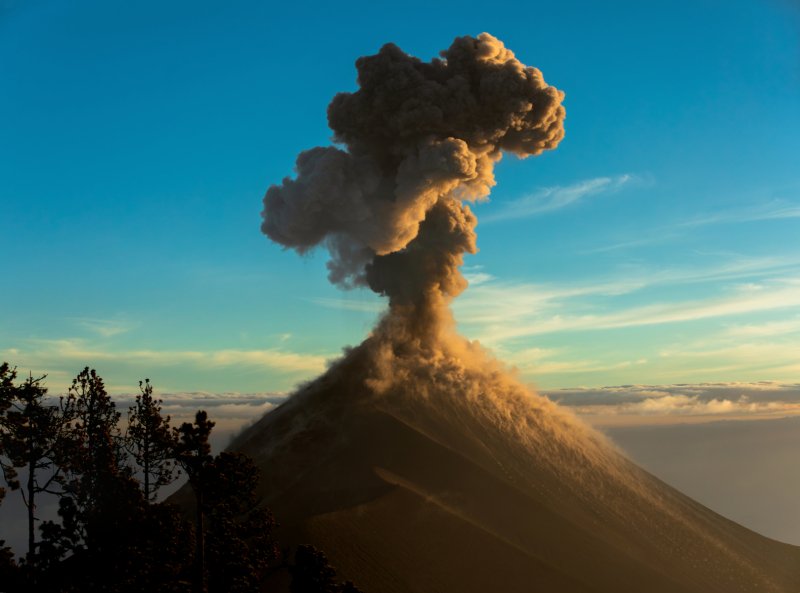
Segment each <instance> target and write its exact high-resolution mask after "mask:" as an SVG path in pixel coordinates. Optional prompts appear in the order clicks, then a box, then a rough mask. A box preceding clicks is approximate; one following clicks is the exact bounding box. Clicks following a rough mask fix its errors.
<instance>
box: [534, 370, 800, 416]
mask: <svg viewBox="0 0 800 593" xmlns="http://www.w3.org/2000/svg"><path fill="white" fill-rule="evenodd" d="M544 395H546V396H547V397H549V398H550V399H552V400H553V401H556V402H558V403H560V404H562V405H566V406H569V407H570V408H571V409H572V410H573V411H574V412H576V413H577V414H579V415H581V416H583V417H584V418H585V419H586V420H588V421H590V422H591V423H592V424H594V425H598V426H615V425H635V424H680V423H699V422H713V421H717V420H754V419H770V418H773V419H774V418H784V417H788V416H798V415H800V383H789V384H787V383H775V382H767V381H762V382H756V383H697V384H681V385H655V386H654V385H622V386H616V387H601V388H576V389H559V390H552V391H547V392H545V393H544Z"/></svg>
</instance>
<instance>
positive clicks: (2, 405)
mask: <svg viewBox="0 0 800 593" xmlns="http://www.w3.org/2000/svg"><path fill="white" fill-rule="evenodd" d="M16 378H17V369H16V368H12V367H11V366H10V365H9V364H8V363H7V362H3V363H2V364H0V434H2V432H3V431H4V430H5V426H6V412H7V411H8V409H9V408H10V407H11V400H12V399H13V397H14V393H16V390H15V386H14V379H16ZM4 455H5V449H4V448H3V441H2V439H1V438H0V458H2V457H3V456H4ZM5 495H6V489H5V488H3V486H2V485H0V503H2V502H3V498H5Z"/></svg>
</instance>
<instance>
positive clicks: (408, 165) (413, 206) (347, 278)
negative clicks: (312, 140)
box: [261, 33, 564, 304]
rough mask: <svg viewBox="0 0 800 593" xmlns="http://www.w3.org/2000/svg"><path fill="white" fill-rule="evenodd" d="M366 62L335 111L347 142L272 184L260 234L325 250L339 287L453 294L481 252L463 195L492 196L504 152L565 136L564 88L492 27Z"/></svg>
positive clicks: (393, 297)
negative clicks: (466, 265)
mask: <svg viewBox="0 0 800 593" xmlns="http://www.w3.org/2000/svg"><path fill="white" fill-rule="evenodd" d="M356 68H357V70H358V84H359V87H360V88H359V90H357V91H356V92H354V93H339V94H337V95H336V96H335V97H334V98H333V100H332V101H331V103H330V105H329V106H328V122H329V125H330V127H331V129H332V130H333V132H334V135H333V139H334V141H335V142H336V143H338V144H340V145H342V146H343V147H344V148H338V147H335V146H328V147H316V148H312V149H310V150H307V151H304V152H302V153H301V154H300V155H299V156H298V158H297V163H296V172H297V176H296V177H295V178H294V179H292V178H288V177H287V178H286V179H284V180H283V182H282V184H280V185H274V186H272V187H270V188H269V190H268V191H267V194H266V196H265V197H264V211H263V213H262V215H263V217H264V222H263V224H262V225H261V230H262V231H263V232H264V233H265V234H266V235H267V236H268V237H269V238H270V239H272V240H273V241H276V242H277V243H280V244H281V245H284V246H286V247H289V248H293V249H296V250H297V251H298V252H300V253H303V252H306V251H308V250H310V249H312V248H314V247H316V246H318V245H323V246H325V247H326V248H327V249H328V250H329V252H330V254H331V260H330V261H329V263H328V268H329V271H330V274H329V277H330V280H331V281H332V282H334V283H335V284H338V285H340V286H343V287H351V286H358V285H368V286H369V287H370V288H372V289H373V290H374V291H376V292H378V293H381V294H386V295H388V296H389V297H390V301H391V303H392V304H395V303H401V302H402V303H408V302H410V301H416V302H419V301H420V299H424V298H426V293H427V292H428V291H429V290H438V291H440V292H441V293H442V294H443V295H446V296H448V297H452V296H455V295H457V294H458V293H459V292H460V291H461V290H463V288H464V286H465V282H464V280H463V279H462V278H461V277H460V275H459V274H458V272H457V270H456V269H455V268H456V267H457V265H458V264H460V263H461V255H462V254H463V253H465V252H467V253H473V252H475V250H476V247H475V235H474V230H473V229H474V227H475V218H474V216H473V215H472V213H471V212H470V209H469V208H468V207H467V206H466V204H465V203H464V202H465V201H474V200H480V199H484V198H486V197H487V196H488V195H489V191H490V189H491V187H492V186H493V185H494V184H495V181H494V175H493V169H494V165H495V163H496V162H497V161H499V160H500V158H501V156H502V153H503V152H511V153H514V154H515V155H517V156H519V157H527V156H530V155H537V154H540V153H541V152H542V151H543V150H546V149H551V148H555V147H556V146H557V145H558V143H559V141H560V140H561V139H562V138H563V136H564V128H563V120H564V108H563V106H562V105H561V101H562V100H563V98H564V93H563V92H561V91H559V90H557V89H556V88H554V87H552V86H548V85H547V84H546V83H545V81H544V78H543V77H542V74H541V72H539V70H537V69H536V68H531V67H529V66H525V65H524V64H522V63H521V62H520V61H519V60H517V59H516V58H515V57H514V54H513V53H512V52H511V51H510V50H508V49H506V48H505V47H504V45H503V44H502V42H500V41H499V40H498V39H496V38H495V37H492V36H491V35H489V34H487V33H482V34H481V35H479V36H478V37H477V38H473V37H460V38H457V39H456V40H455V41H454V42H453V44H452V45H451V46H450V48H449V49H447V50H445V51H443V52H441V58H437V59H434V60H432V61H431V62H424V61H421V60H419V59H418V58H415V57H412V56H409V55H408V54H406V53H404V52H403V51H402V50H400V48H398V47H397V46H395V45H393V44H387V45H384V46H383V47H382V48H381V49H380V51H379V52H378V53H377V54H376V55H373V56H367V57H362V58H359V59H358V60H357V61H356ZM423 223H425V224H423Z"/></svg>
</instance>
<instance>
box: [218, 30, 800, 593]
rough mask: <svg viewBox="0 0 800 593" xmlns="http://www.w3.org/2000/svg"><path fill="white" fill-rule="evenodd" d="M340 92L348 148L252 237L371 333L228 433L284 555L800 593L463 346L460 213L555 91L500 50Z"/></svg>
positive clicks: (645, 585)
mask: <svg viewBox="0 0 800 593" xmlns="http://www.w3.org/2000/svg"><path fill="white" fill-rule="evenodd" d="M356 66H357V69H358V84H359V89H358V90H357V91H356V92H354V93H341V94H338V95H337V96H336V97H334V99H333V101H332V102H331V104H330V106H329V108H328V121H329V124H330V127H331V128H332V129H333V131H334V140H335V141H336V142H337V143H339V145H340V146H342V148H337V147H317V148H313V149H311V150H308V151H305V152H303V153H301V154H300V155H299V157H298V158H297V167H296V169H297V176H296V177H295V178H286V179H284V180H283V182H282V184H281V185H275V186H272V187H270V188H269V190H268V191H267V193H266V196H265V197H264V211H263V217H264V220H263V224H262V230H263V232H264V233H265V234H266V235H267V236H268V237H270V238H271V239H272V240H274V241H276V242H278V243H280V244H281V245H284V246H286V247H290V248H293V249H296V250H297V251H298V252H300V253H303V252H306V251H308V250H310V249H313V248H315V247H317V246H324V247H325V248H327V249H328V251H329V252H330V255H331V259H330V261H329V263H328V269H329V277H330V279H331V281H332V282H334V283H336V284H338V285H340V286H342V287H355V286H367V287H369V288H371V289H372V290H374V291H375V292H377V293H379V294H382V295H386V296H388V299H389V307H388V310H387V312H386V314H385V315H384V316H383V317H382V319H381V320H380V322H379V323H378V325H377V327H376V328H375V329H374V330H373V332H372V333H371V335H370V336H369V337H368V338H367V339H366V340H365V341H364V342H363V343H362V344H361V345H359V346H357V347H355V348H352V349H351V350H349V351H348V352H347V353H346V354H345V356H344V357H343V358H342V359H340V360H338V361H337V362H335V363H334V364H333V365H332V366H331V367H330V369H329V370H328V372H326V373H325V374H324V375H323V376H322V377H320V378H318V379H317V380H315V381H313V382H311V383H309V384H308V385H306V386H304V387H303V388H301V389H300V390H299V391H298V392H297V393H296V394H294V395H293V396H292V397H291V398H290V399H289V400H288V401H287V402H286V403H284V404H283V405H282V406H280V407H279V408H277V409H276V410H274V411H272V412H270V413H268V414H267V415H266V416H265V417H264V418H262V419H261V420H260V421H259V422H258V423H256V424H255V425H253V426H252V427H250V428H249V429H248V430H247V431H245V432H244V433H243V434H242V435H240V436H239V437H238V438H237V440H236V441H235V442H234V444H233V448H234V449H237V450H240V451H243V452H245V453H247V454H248V455H250V456H251V457H253V458H254V459H255V460H256V462H257V463H258V465H259V466H260V467H261V470H262V472H263V480H262V491H263V494H264V496H265V501H266V504H268V505H269V506H270V507H271V508H272V509H273V511H274V512H275V515H276V516H277V517H278V518H279V520H280V521H281V523H282V525H283V528H282V532H283V538H284V539H286V540H288V543H312V544H314V545H317V546H319V547H321V548H322V549H324V550H325V551H326V552H327V553H328V555H329V556H330V557H331V559H332V561H333V563H334V564H335V565H336V566H337V568H338V569H339V571H340V573H341V575H342V576H343V577H345V578H348V579H351V580H353V581H355V582H356V583H357V584H358V585H359V587H362V588H363V589H364V590H366V591H371V592H373V593H376V592H380V593H392V592H398V593H399V592H403V593H410V592H415V593H416V592H418V593H423V592H424V593H434V592H442V593H445V592H446V593H450V592H456V591H458V592H459V593H472V592H476V593H477V592H479V591H480V592H482V593H485V592H487V591H505V592H515V593H516V592H519V593H523V592H526V593H528V592H531V591H543V592H544V591H548V592H549V591H552V592H555V593H572V592H575V593H577V592H611V591H615V592H618V591H626V592H628V591H629V592H636V593H661V592H663V593H683V592H686V593H689V592H692V593H701V592H719V593H738V592H744V591H761V592H774V593H778V592H786V593H788V592H790V591H791V592H795V591H797V590H800V551H799V550H798V549H797V548H795V547H793V546H789V545H785V544H781V543H778V542H774V541H771V540H768V539H767V538H764V537H761V536H760V535H758V534H756V533H753V532H751V531H749V530H747V529H745V528H743V527H741V526H739V525H736V524H735V523H733V522H731V521H728V520H726V519H724V518H722V517H720V516H718V515H716V514H715V513H713V512H712V511H710V510H708V509H706V508H705V507H703V506H701V505H699V504H697V503H695V502H694V501H692V500H690V499H688V498H687V497H685V496H683V495H682V494H680V493H679V492H677V491H675V490H673V489H672V488H670V487H669V486H667V485H665V484H663V483H662V482H660V481H658V480H657V479H655V478H654V477H652V476H650V475H649V474H647V473H646V472H645V471H643V470H641V469H639V468H638V467H636V466H635V465H634V464H633V463H631V462H630V461H629V460H627V459H626V458H625V457H624V456H623V455H622V454H621V453H619V452H618V451H617V450H616V448H615V447H614V446H613V445H612V444H610V443H609V442H607V441H606V440H605V439H604V437H603V436H602V435H600V434H598V433H596V432H594V431H593V430H592V429H590V428H589V427H587V426H585V425H584V424H583V423H581V422H580V421H579V420H577V419H576V418H574V417H573V416H572V415H571V414H570V413H568V412H566V411H563V410H562V409H560V408H559V407H558V406H556V405H555V404H553V403H551V402H550V401H548V400H547V399H545V398H542V397H540V396H537V395H536V394H533V393H531V392H530V391H529V390H528V389H527V388H526V387H524V386H523V385H522V384H521V383H519V382H518V381H517V380H516V379H515V377H514V376H513V375H512V374H509V373H508V371H506V370H505V369H504V367H503V366H502V364H501V363H499V362H498V361H496V360H494V359H493V358H492V357H491V356H490V355H489V354H488V353H487V352H486V351H484V349H483V348H482V347H481V346H480V345H479V344H478V343H476V342H470V341H468V340H466V339H464V338H462V337H460V336H458V335H457V334H456V333H455V324H454V321H453V317H452V314H451V312H450V309H449V303H450V301H451V300H452V299H453V298H454V297H456V296H457V295H458V294H459V293H460V292H461V291H463V290H464V289H465V288H466V284H467V283H466V281H465V279H464V278H463V276H462V275H461V273H460V271H459V266H460V265H461V264H462V263H463V255H464V254H465V253H474V252H475V251H476V236H475V226H476V223H477V220H476V218H475V216H474V215H473V213H472V212H471V210H470V208H469V206H468V202H470V201H475V200H481V199H485V198H486V197H487V196H488V194H489V191H490V189H491V187H492V186H493V185H494V177H493V168H494V165H495V163H497V162H498V161H499V160H500V158H501V157H502V155H503V153H504V152H510V153H513V154H515V155H517V156H519V157H527V156H535V155H538V154H540V153H541V152H542V151H544V150H548V149H553V148H555V147H556V146H557V145H558V143H559V141H560V140H561V139H562V138H563V136H564V128H563V122H564V116H565V110H564V107H563V106H562V100H563V98H564V94H563V93H562V92H561V91H559V90H557V89H555V88H554V87H552V86H549V85H547V84H546V83H545V81H544V78H543V76H542V74H541V72H539V71H538V70H537V69H535V68H531V67H528V66H525V65H524V64H522V63H521V62H520V61H519V60H517V59H516V57H515V56H514V54H513V53H512V52H511V51H510V50H508V49H507V48H505V47H504V45H503V44H502V43H501V42H500V41H499V40H498V39H496V38H494V37H492V36H491V35H488V34H486V33H483V34H481V35H479V36H478V37H477V38H472V37H461V38H458V39H456V40H455V41H454V42H453V44H452V45H451V46H450V48H449V49H447V50H445V51H443V52H442V54H441V58H439V59H434V60H432V61H431V62H423V61H421V60H419V59H417V58H414V57H411V56H408V55H407V54H405V53H403V52H402V51H401V50H400V49H399V48H397V47H396V46H394V45H391V44H389V45H385V46H384V47H383V48H381V50H380V51H379V52H378V54H377V55H374V56H369V57H364V58H360V59H359V60H358V61H357V63H356Z"/></svg>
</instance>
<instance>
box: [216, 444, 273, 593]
mask: <svg viewBox="0 0 800 593" xmlns="http://www.w3.org/2000/svg"><path fill="white" fill-rule="evenodd" d="M206 471H207V476H206V479H205V484H206V488H207V490H206V498H205V513H206V516H207V517H208V521H207V529H208V531H207V536H206V561H207V563H208V573H209V574H208V577H209V580H208V589H209V591H210V592H212V593H226V592H230V593H239V592H241V593H245V592H248V591H255V590H257V586H258V583H259V582H260V581H261V580H262V578H263V576H264V574H265V573H266V571H267V569H268V568H270V566H271V565H273V564H274V563H276V561H277V559H278V557H279V549H278V546H277V544H276V542H275V540H274V539H273V531H274V529H275V526H276V524H275V521H274V519H273V518H272V515H271V514H270V513H269V511H267V510H265V509H263V508H259V507H258V506H257V503H258V501H257V499H256V487H257V486H258V469H257V468H256V467H255V465H253V462H252V461H251V460H250V459H249V458H248V457H245V456H244V455H240V454H237V453H226V452H224V453H220V454H219V455H217V456H216V457H215V458H214V460H213V461H212V462H211V463H210V464H209V466H208V467H207V470H206Z"/></svg>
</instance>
